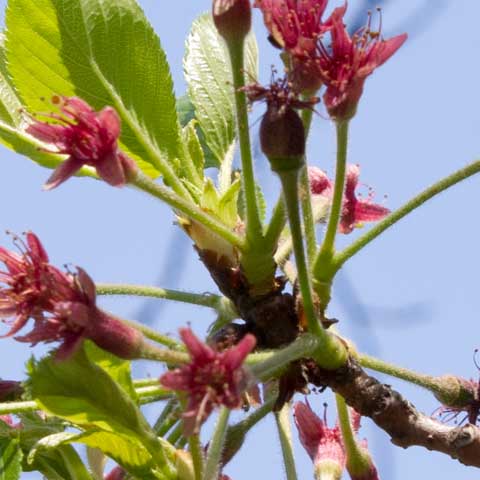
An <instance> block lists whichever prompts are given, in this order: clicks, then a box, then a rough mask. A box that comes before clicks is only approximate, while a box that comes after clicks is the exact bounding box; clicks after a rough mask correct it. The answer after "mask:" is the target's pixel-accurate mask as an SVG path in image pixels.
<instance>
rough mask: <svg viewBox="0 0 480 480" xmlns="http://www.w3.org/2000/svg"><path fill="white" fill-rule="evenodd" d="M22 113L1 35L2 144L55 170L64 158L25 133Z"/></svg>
mask: <svg viewBox="0 0 480 480" xmlns="http://www.w3.org/2000/svg"><path fill="white" fill-rule="evenodd" d="M22 112H23V105H22V103H21V102H20V99H19V98H18V95H17V93H16V92H15V89H14V87H13V85H12V84H11V81H10V78H9V76H8V72H7V67H6V59H5V47H4V35H0V143H2V144H3V145H5V146H6V147H7V148H10V149H11V150H13V151H15V152H17V153H19V154H21V155H26V156H27V157H30V158H31V159H32V160H33V161H35V162H36V163H38V164H40V165H43V166H45V167H49V168H55V167H56V166H57V165H58V164H59V163H60V162H61V161H62V160H63V157H62V156H61V155H54V154H51V153H47V152H45V151H42V147H43V146H44V145H43V144H42V143H41V142H39V141H38V140H36V139H34V138H33V137H31V136H29V135H27V134H26V133H25V132H24V125H25V118H24V114H23V113H22ZM80 175H89V176H91V175H94V174H93V170H91V169H90V168H83V169H82V171H81V172H80Z"/></svg>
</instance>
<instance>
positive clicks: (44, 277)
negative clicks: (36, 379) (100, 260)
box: [0, 232, 143, 358]
mask: <svg viewBox="0 0 480 480" xmlns="http://www.w3.org/2000/svg"><path fill="white" fill-rule="evenodd" d="M15 239H16V242H17V245H18V246H19V249H20V253H16V252H12V251H9V250H6V249H4V248H0V261H1V262H3V263H4V264H5V266H6V270H5V271H3V272H2V271H0V284H4V286H3V287H1V286H0V318H3V319H4V320H3V321H5V322H7V321H8V320H9V319H11V320H10V322H9V323H11V327H10V330H9V331H8V332H7V333H6V334H5V335H3V337H7V336H13V335H15V334H16V333H17V332H18V331H19V330H21V329H22V328H24V327H25V326H26V324H27V322H28V320H29V319H30V318H32V319H33V320H34V325H33V328H32V329H31V330H30V332H28V333H27V334H25V335H22V336H16V337H15V339H16V340H18V341H19V342H28V343H31V344H32V345H36V344H37V343H39V342H44V343H50V342H56V341H60V342H61V345H60V347H59V349H58V350H57V358H66V357H68V356H69V355H71V354H72V353H73V352H74V351H75V350H76V348H78V346H79V345H80V343H81V342H82V341H83V339H84V338H88V339H90V340H92V341H93V342H94V343H96V344H97V345H98V346H99V347H100V348H103V349H105V350H107V351H109V352H111V353H113V354H115V355H118V356H119V357H122V358H135V357H137V356H138V355H139V352H140V350H141V347H142V345H143V336H142V335H141V334H140V333H139V332H138V331H137V330H135V329H133V328H131V327H128V326H126V325H125V324H124V323H123V322H121V321H120V320H118V319H117V318H115V317H114V316H112V315H111V314H109V313H107V312H104V311H102V310H100V309H99V308H98V307H97V306H96V290H95V284H94V283H93V281H92V279H91V278H90V277H89V275H88V274H87V273H86V272H85V271H84V270H82V269H81V268H78V269H77V272H76V273H63V272H61V271H60V270H58V269H57V268H55V267H54V266H53V265H50V264H49V263H48V255H47V253H46V251H45V249H44V248H43V245H42V244H41V243H40V240H39V239H38V237H37V236H36V235H35V234H33V233H31V232H29V233H27V234H26V242H23V241H22V240H21V239H20V238H18V237H15Z"/></svg>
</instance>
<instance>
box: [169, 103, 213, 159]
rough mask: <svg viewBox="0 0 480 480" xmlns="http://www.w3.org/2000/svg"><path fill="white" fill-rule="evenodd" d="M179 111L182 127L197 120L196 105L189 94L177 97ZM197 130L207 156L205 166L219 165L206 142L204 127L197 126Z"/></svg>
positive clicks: (205, 156)
mask: <svg viewBox="0 0 480 480" xmlns="http://www.w3.org/2000/svg"><path fill="white" fill-rule="evenodd" d="M177 112H178V118H179V120H180V125H181V126H182V127H186V126H187V125H188V124H189V123H190V122H191V121H192V120H196V118H195V107H194V106H193V103H192V102H191V101H190V98H188V95H182V96H181V97H180V98H178V99H177ZM195 130H196V132H197V136H198V140H199V141H200V145H201V146H202V150H203V156H204V158H205V161H204V168H211V167H218V162H217V159H216V158H215V156H214V155H213V153H212V151H211V150H210V148H209V147H208V145H207V143H206V142H205V135H204V134H203V132H202V129H201V128H199V127H198V126H196V128H195Z"/></svg>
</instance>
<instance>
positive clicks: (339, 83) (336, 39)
mask: <svg viewBox="0 0 480 480" xmlns="http://www.w3.org/2000/svg"><path fill="white" fill-rule="evenodd" d="M327 5H328V1H327V0H256V2H255V6H256V7H258V8H260V9H261V11H262V13H263V17H264V21H265V25H266V26H267V28H268V30H269V32H270V35H271V38H272V40H273V41H274V43H275V44H276V45H277V46H279V47H280V48H282V49H283V50H284V51H285V52H286V53H287V54H288V57H289V62H287V71H288V75H289V78H290V80H291V81H292V83H293V86H294V88H295V89H296V90H297V91H300V92H302V93H305V94H311V93H314V92H316V91H317V90H318V89H319V88H320V87H321V86H323V85H324V86H325V93H324V95H323V100H324V102H325V106H326V109H327V111H328V113H329V114H330V116H331V117H332V119H334V120H348V119H350V118H351V117H353V116H354V115H355V112H356V108H357V104H358V101H359V99H360V97H361V95H362V92H363V87H364V83H365V80H366V78H367V77H368V76H369V75H370V74H371V73H372V72H373V71H374V70H375V69H376V68H377V67H379V66H380V65H382V64H383V63H385V62H386V61H387V60H388V59H389V58H390V57H391V56H392V55H393V54H394V53H395V52H396V51H397V50H398V49H399V48H400V47H401V46H402V44H403V43H404V42H405V40H406V39H407V35H406V34H402V35H398V36H396V37H393V38H391V39H389V40H384V39H383V38H382V37H381V32H380V29H379V31H373V30H372V26H371V15H369V20H368V22H367V25H366V26H365V27H363V28H361V29H360V30H359V31H357V32H355V33H354V34H353V35H350V34H349V32H348V30H347V26H346V25H345V23H344V16H345V13H346V11H347V5H346V3H345V5H344V6H342V7H338V8H336V9H334V11H333V13H332V14H331V15H330V17H328V18H327V19H326V20H323V16H324V13H325V10H326V8H327ZM327 33H328V34H329V36H330V42H329V43H327V42H326V41H325V34H327Z"/></svg>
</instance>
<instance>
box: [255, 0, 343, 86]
mask: <svg viewBox="0 0 480 480" xmlns="http://www.w3.org/2000/svg"><path fill="white" fill-rule="evenodd" d="M327 3H328V0H256V1H255V3H254V7H258V8H260V9H261V11H262V13H263V18H264V21H265V25H266V27H267V29H268V30H269V32H270V38H271V39H272V41H273V42H274V43H275V44H276V45H278V46H279V47H280V48H282V49H284V50H286V51H287V52H289V53H290V55H291V61H292V65H291V69H290V75H289V76H290V80H292V81H293V83H294V84H295V86H296V87H297V88H298V90H299V91H308V92H310V93H312V92H315V91H316V90H318V88H319V87H320V86H321V84H322V79H321V78H320V77H319V76H318V73H317V66H316V59H317V56H318V51H317V42H318V40H319V39H320V38H321V37H322V35H323V34H324V33H325V32H327V31H328V30H329V29H330V28H331V27H332V19H331V18H328V19H327V20H325V21H323V20H322V17H323V15H324V13H325V9H326V7H327ZM345 9H346V7H342V8H341V9H339V11H340V10H343V11H345Z"/></svg>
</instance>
